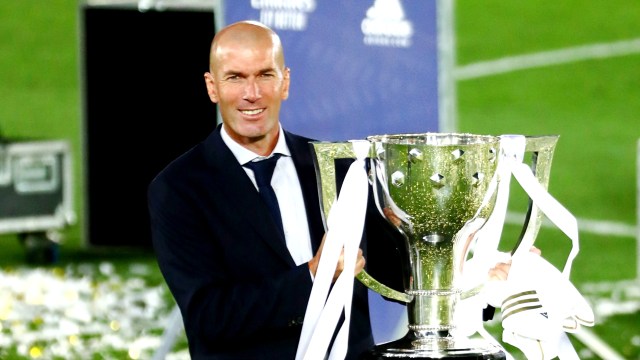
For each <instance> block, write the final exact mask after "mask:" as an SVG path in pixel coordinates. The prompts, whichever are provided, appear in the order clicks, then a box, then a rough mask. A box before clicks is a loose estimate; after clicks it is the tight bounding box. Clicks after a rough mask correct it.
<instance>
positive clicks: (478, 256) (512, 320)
mask: <svg viewBox="0 0 640 360" xmlns="http://www.w3.org/2000/svg"><path fill="white" fill-rule="evenodd" d="M500 144H501V152H500V156H501V159H500V161H499V165H498V169H497V173H498V176H499V185H498V193H497V198H496V204H495V207H494V211H493V213H492V214H491V216H490V217H489V219H488V220H487V223H486V224H485V225H484V226H483V227H482V228H481V229H480V230H479V231H478V233H477V234H476V236H477V239H476V246H475V249H474V257H473V258H472V259H471V260H470V261H469V262H468V264H465V273H466V274H468V273H469V272H471V273H475V274H487V271H488V270H489V269H490V267H491V266H493V265H495V263H496V259H499V257H500V256H502V257H504V256H503V255H504V254H501V253H499V252H498V250H497V247H498V243H499V240H500V237H501V233H502V227H503V225H504V219H505V216H506V210H507V199H508V197H509V196H508V194H509V179H510V177H511V175H512V174H513V176H514V178H515V179H516V180H517V181H518V183H519V184H520V186H522V188H523V189H524V191H525V192H526V193H527V195H528V196H529V198H530V199H531V200H532V202H533V203H534V204H535V206H537V207H538V208H539V209H540V211H542V212H543V213H544V214H545V215H546V216H547V218H548V219H549V220H551V221H552V222H553V223H554V224H555V225H556V226H557V227H558V228H559V229H560V230H562V232H564V233H565V234H566V235H567V236H568V237H569V239H571V241H572V249H571V252H570V253H569V256H568V257H567V261H566V263H565V266H564V269H563V271H562V273H560V272H559V271H558V270H557V269H556V268H555V267H553V266H552V265H551V264H550V263H548V262H547V261H546V260H545V259H543V258H542V257H540V256H538V255H536V254H532V253H530V252H529V250H530V248H531V247H532V246H533V242H534V241H535V238H534V237H533V236H526V235H527V234H525V236H524V237H523V239H522V243H521V244H520V245H519V246H518V248H517V249H516V251H515V252H514V254H513V257H512V259H511V269H510V272H509V275H508V279H507V281H489V282H488V283H487V284H486V285H485V286H484V289H483V291H482V294H483V298H485V299H486V302H488V303H489V304H491V305H493V306H496V307H501V308H502V314H503V323H502V325H503V328H504V331H503V340H504V341H505V342H507V343H510V344H511V345H513V346H516V347H518V348H519V349H520V350H522V352H523V353H525V355H526V356H527V358H529V359H541V360H543V359H544V360H546V359H552V358H555V357H559V358H560V359H562V360H571V359H577V354H576V352H575V350H574V348H573V346H572V345H571V342H570V341H569V339H568V337H567V336H566V333H565V332H573V331H576V330H577V328H578V327H579V326H580V325H587V326H591V325H593V323H594V319H593V311H592V310H591V307H590V306H589V304H588V303H587V302H586V300H585V299H584V298H583V297H582V296H581V295H580V293H579V292H578V291H577V289H576V288H575V287H574V286H573V284H571V282H570V281H569V275H570V272H571V267H572V264H573V260H574V259H575V257H576V255H577V254H578V251H579V241H578V224H577V220H576V219H575V217H574V216H573V215H572V214H571V213H570V212H569V211H568V210H567V209H565V208H564V207H563V206H562V205H561V204H560V203H559V202H558V201H557V200H556V199H554V198H553V197H552V196H551V195H550V194H549V193H548V192H547V190H546V189H545V188H544V187H543V186H542V185H541V184H540V183H539V182H538V180H537V179H536V177H535V175H534V174H533V172H532V171H531V168H530V167H529V166H527V165H525V164H524V163H523V162H522V161H523V154H524V151H525V147H526V138H525V137H524V136H522V135H502V136H501V140H500ZM500 261H503V262H504V259H501V260H500ZM467 265H470V266H469V267H467ZM470 268H473V269H474V270H473V271H470ZM466 282H467V283H469V281H468V280H467V281H466ZM472 283H473V282H472ZM514 298H515V299H516V300H515V301H513V299H514ZM518 299H519V300H527V301H525V302H523V301H518ZM510 301H511V302H510ZM522 303H524V304H528V305H531V306H529V307H526V306H525V307H520V308H518V307H517V306H521V305H518V304H522ZM478 304H479V302H473V301H463V302H461V304H460V305H461V306H460V307H461V308H462V309H461V310H462V313H467V314H470V313H472V312H474V311H479V309H478V307H479V305H478ZM474 324H475V326H476V329H477V331H478V332H479V333H480V334H481V335H483V337H486V336H488V334H486V332H485V331H483V329H481V326H482V324H479V325H478V322H477V321H474ZM467 331H468V332H471V331H473V330H472V329H467Z"/></svg>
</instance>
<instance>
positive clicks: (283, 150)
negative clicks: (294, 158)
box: [220, 126, 291, 165]
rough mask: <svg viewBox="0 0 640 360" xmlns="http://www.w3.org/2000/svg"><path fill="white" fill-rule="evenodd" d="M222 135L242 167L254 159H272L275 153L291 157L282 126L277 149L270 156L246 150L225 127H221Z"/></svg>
mask: <svg viewBox="0 0 640 360" xmlns="http://www.w3.org/2000/svg"><path fill="white" fill-rule="evenodd" d="M220 135H221V136H222V141H224V143H225V144H226V145H227V147H228V148H229V150H231V152H232V153H233V156H235V157H236V159H237V160H238V162H239V163H240V165H244V164H246V163H248V162H249V161H252V160H253V159H266V158H268V157H271V156H272V155H273V154H275V153H280V154H282V155H284V156H291V151H289V147H288V146H287V142H286V141H285V139H284V131H283V130H282V126H280V132H279V133H278V142H277V143H276V147H275V148H274V149H273V152H272V153H271V154H269V155H268V156H261V155H258V154H256V153H254V152H253V151H251V150H248V149H246V148H245V147H243V146H242V145H240V144H238V143H237V142H235V141H234V140H233V139H232V138H231V136H229V134H228V133H227V131H226V130H225V128H224V126H221V130H220Z"/></svg>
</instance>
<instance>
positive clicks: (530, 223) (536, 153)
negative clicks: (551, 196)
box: [511, 135, 560, 255]
mask: <svg viewBox="0 0 640 360" xmlns="http://www.w3.org/2000/svg"><path fill="white" fill-rule="evenodd" d="M559 137H560V136H559V135H545V136H526V137H525V139H526V145H525V146H526V147H525V152H526V153H531V163H530V167H531V172H532V173H533V175H535V177H536V179H538V182H539V183H540V185H542V186H543V187H544V188H545V189H548V188H549V174H550V172H551V161H552V160H553V153H554V151H555V148H556V144H557V142H558V138H559ZM542 215H543V214H542V213H541V212H540V209H539V208H538V207H537V206H535V205H534V203H533V201H532V200H531V199H529V202H528V206H527V212H526V215H525V219H524V223H523V226H522V230H521V232H520V236H519V237H518V240H517V241H516V243H515V245H514V246H513V249H512V250H511V255H513V254H515V252H516V250H517V249H518V248H519V247H520V245H521V244H522V243H523V242H524V243H526V244H532V245H533V243H534V242H535V238H536V237H537V236H538V232H539V231H540V225H541V224H542Z"/></svg>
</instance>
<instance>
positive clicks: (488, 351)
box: [360, 331, 507, 360]
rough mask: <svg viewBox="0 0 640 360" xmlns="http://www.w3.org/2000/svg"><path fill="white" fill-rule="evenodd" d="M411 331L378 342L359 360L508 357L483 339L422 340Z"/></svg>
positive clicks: (494, 359) (497, 359) (499, 359)
mask: <svg viewBox="0 0 640 360" xmlns="http://www.w3.org/2000/svg"><path fill="white" fill-rule="evenodd" d="M417 341H418V339H417V338H416V337H415V336H414V335H413V333H412V332H411V331H409V333H408V334H407V335H405V336H404V337H402V338H400V339H398V340H395V341H391V342H388V343H385V344H380V345H376V346H375V347H374V348H373V350H371V351H370V352H368V353H366V354H364V355H363V356H361V357H360V360H384V359H417V360H443V359H455V360H506V358H507V356H506V354H505V353H504V351H502V349H500V348H499V347H497V346H495V345H492V344H490V343H488V342H486V341H484V340H482V339H467V338H463V339H455V340H454V339H452V338H450V337H448V338H434V339H428V340H427V341H424V340H422V341H419V342H421V343H423V344H424V345H416V342H417Z"/></svg>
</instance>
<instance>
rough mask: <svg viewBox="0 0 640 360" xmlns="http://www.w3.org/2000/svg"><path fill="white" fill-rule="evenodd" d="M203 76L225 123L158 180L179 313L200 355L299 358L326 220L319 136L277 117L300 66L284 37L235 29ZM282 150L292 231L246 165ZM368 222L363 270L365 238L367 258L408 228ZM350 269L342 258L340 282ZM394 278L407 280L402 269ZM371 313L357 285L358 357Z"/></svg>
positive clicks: (155, 207)
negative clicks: (317, 162)
mask: <svg viewBox="0 0 640 360" xmlns="http://www.w3.org/2000/svg"><path fill="white" fill-rule="evenodd" d="M204 78H205V83H206V86H207V92H208V94H209V97H210V99H211V101H212V102H213V103H215V104H217V106H218V109H219V111H220V114H221V115H222V124H221V125H218V127H217V128H216V129H215V130H214V131H213V132H212V133H211V134H210V135H209V136H208V137H207V138H206V139H205V140H204V141H203V142H202V143H200V144H198V145H196V146H195V147H193V148H192V149H191V150H189V151H188V152H186V153H185V154H183V155H182V156H180V157H179V158H178V159H176V160H175V161H173V162H172V163H171V164H170V165H168V166H167V167H166V168H165V169H164V170H163V171H162V172H161V173H160V174H159V175H158V176H157V177H156V178H155V179H154V180H153V181H152V183H151V184H150V186H149V193H148V196H149V211H150V219H151V228H152V239H153V244H154V249H155V251H156V254H157V258H158V264H159V266H160V269H161V271H162V274H163V276H164V278H165V280H166V282H167V284H168V286H169V289H170V290H171V293H172V294H173V296H174V298H175V300H176V302H177V304H178V306H179V308H180V310H181V313H182V317H183V320H184V325H185V329H186V334H187V338H188V342H189V350H190V353H191V357H192V358H193V359H194V360H199V359H294V358H295V354H296V349H297V346H298V340H299V338H300V332H301V329H302V321H303V319H304V315H305V309H306V306H307V302H308V298H309V294H310V293H311V288H312V285H313V276H314V275H315V272H316V269H317V266H318V263H319V259H320V255H321V249H322V246H321V244H322V240H323V235H324V227H323V223H322V217H321V214H320V206H319V199H318V187H317V182H316V175H315V170H314V165H313V158H312V154H311V148H310V145H309V141H311V139H308V138H305V137H301V136H298V135H294V134H292V133H289V132H287V131H284V130H283V129H282V127H281V124H280V122H279V111H280V105H281V103H282V101H283V100H286V99H287V97H288V95H289V85H290V69H289V68H287V67H286V66H285V62H284V54H283V49H282V45H281V43H280V40H279V38H278V36H277V35H276V34H275V33H274V32H273V31H272V30H270V29H269V28H267V27H265V26H264V25H262V24H259V23H256V22H250V21H243V22H238V23H234V24H231V25H229V26H227V27H225V28H224V29H222V30H221V31H219V32H218V33H217V34H216V36H215V37H214V39H213V42H212V45H211V53H210V72H207V73H205V75H204ZM274 154H281V155H278V156H280V158H279V159H278V160H277V163H276V168H275V172H274V175H273V178H272V180H271V184H272V185H273V186H274V187H275V193H276V195H277V200H278V202H279V209H280V212H281V219H282V225H283V233H282V232H281V230H280V229H279V226H278V222H277V219H276V218H274V217H272V216H271V215H270V212H269V210H268V208H267V206H266V205H265V203H264V202H263V201H262V199H261V197H260V194H259V192H258V191H256V182H255V180H256V179H255V174H254V172H253V171H252V170H250V169H249V168H248V167H243V165H246V164H247V163H251V162H253V161H254V160H256V159H257V160H264V158H269V157H271V156H272V155H274ZM375 215H377V218H375ZM369 218H370V219H369ZM369 218H368V220H367V224H366V225H365V236H366V234H375V235H376V236H377V238H376V239H373V238H369V239H367V241H365V242H363V249H361V250H360V253H359V254H358V259H357V265H356V269H355V272H356V274H357V273H358V272H360V271H361V270H362V269H363V268H364V265H365V259H364V255H365V254H367V252H366V251H367V249H366V245H367V244H370V245H371V244H374V243H375V245H376V246H373V245H372V246H370V247H371V253H370V254H367V257H368V258H370V257H369V255H371V256H374V257H375V254H381V255H382V254H384V256H385V257H388V256H389V254H391V253H394V252H395V248H394V247H393V245H392V241H389V239H388V238H387V239H382V238H385V237H393V236H398V233H397V232H396V231H395V230H394V229H391V227H390V226H389V225H388V224H386V222H384V221H380V220H383V219H382V217H381V216H379V215H378V214H377V212H376V213H372V215H371V216H369ZM378 239H380V240H381V241H377V240H378ZM374 240H376V241H374ZM382 240H386V241H382ZM385 246H386V247H387V248H385ZM363 250H364V251H363ZM374 250H375V251H377V252H375V253H374ZM314 254H315V255H314ZM385 261H386V262H387V263H388V262H392V261H393V260H390V259H388V258H385ZM377 263H378V264H380V265H381V266H382V264H383V263H384V262H383V261H377ZM372 264H373V262H372ZM394 265H395V264H394ZM372 266H373V265H372ZM342 268H343V262H342V259H341V260H340V262H339V263H338V264H337V267H336V271H335V276H334V280H335V279H336V278H337V276H338V275H339V274H340V273H341V271H342ZM390 268H392V269H400V266H399V265H397V266H393V265H392V266H390ZM398 271H400V270H398ZM370 272H372V274H374V276H375V275H376V271H375V269H370ZM382 274H385V275H388V276H390V277H392V276H393V275H394V274H393V271H386V272H382ZM395 279H396V280H397V281H396V285H397V284H398V282H399V281H400V280H398V279H401V276H400V275H399V274H398V275H397V276H395ZM387 283H388V282H387ZM395 287H396V288H401V287H402V286H401V285H399V286H395ZM368 315H369V314H368V303H367V291H366V288H365V287H364V286H363V285H362V284H360V283H359V282H356V285H355V289H354V297H353V304H352V313H351V319H352V321H351V324H350V331H349V353H348V354H347V358H348V359H355V358H357V356H358V355H359V354H361V353H363V352H364V351H366V350H368V349H370V348H371V347H372V346H373V345H374V344H373V338H372V334H371V325H370V322H369V317H368Z"/></svg>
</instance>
